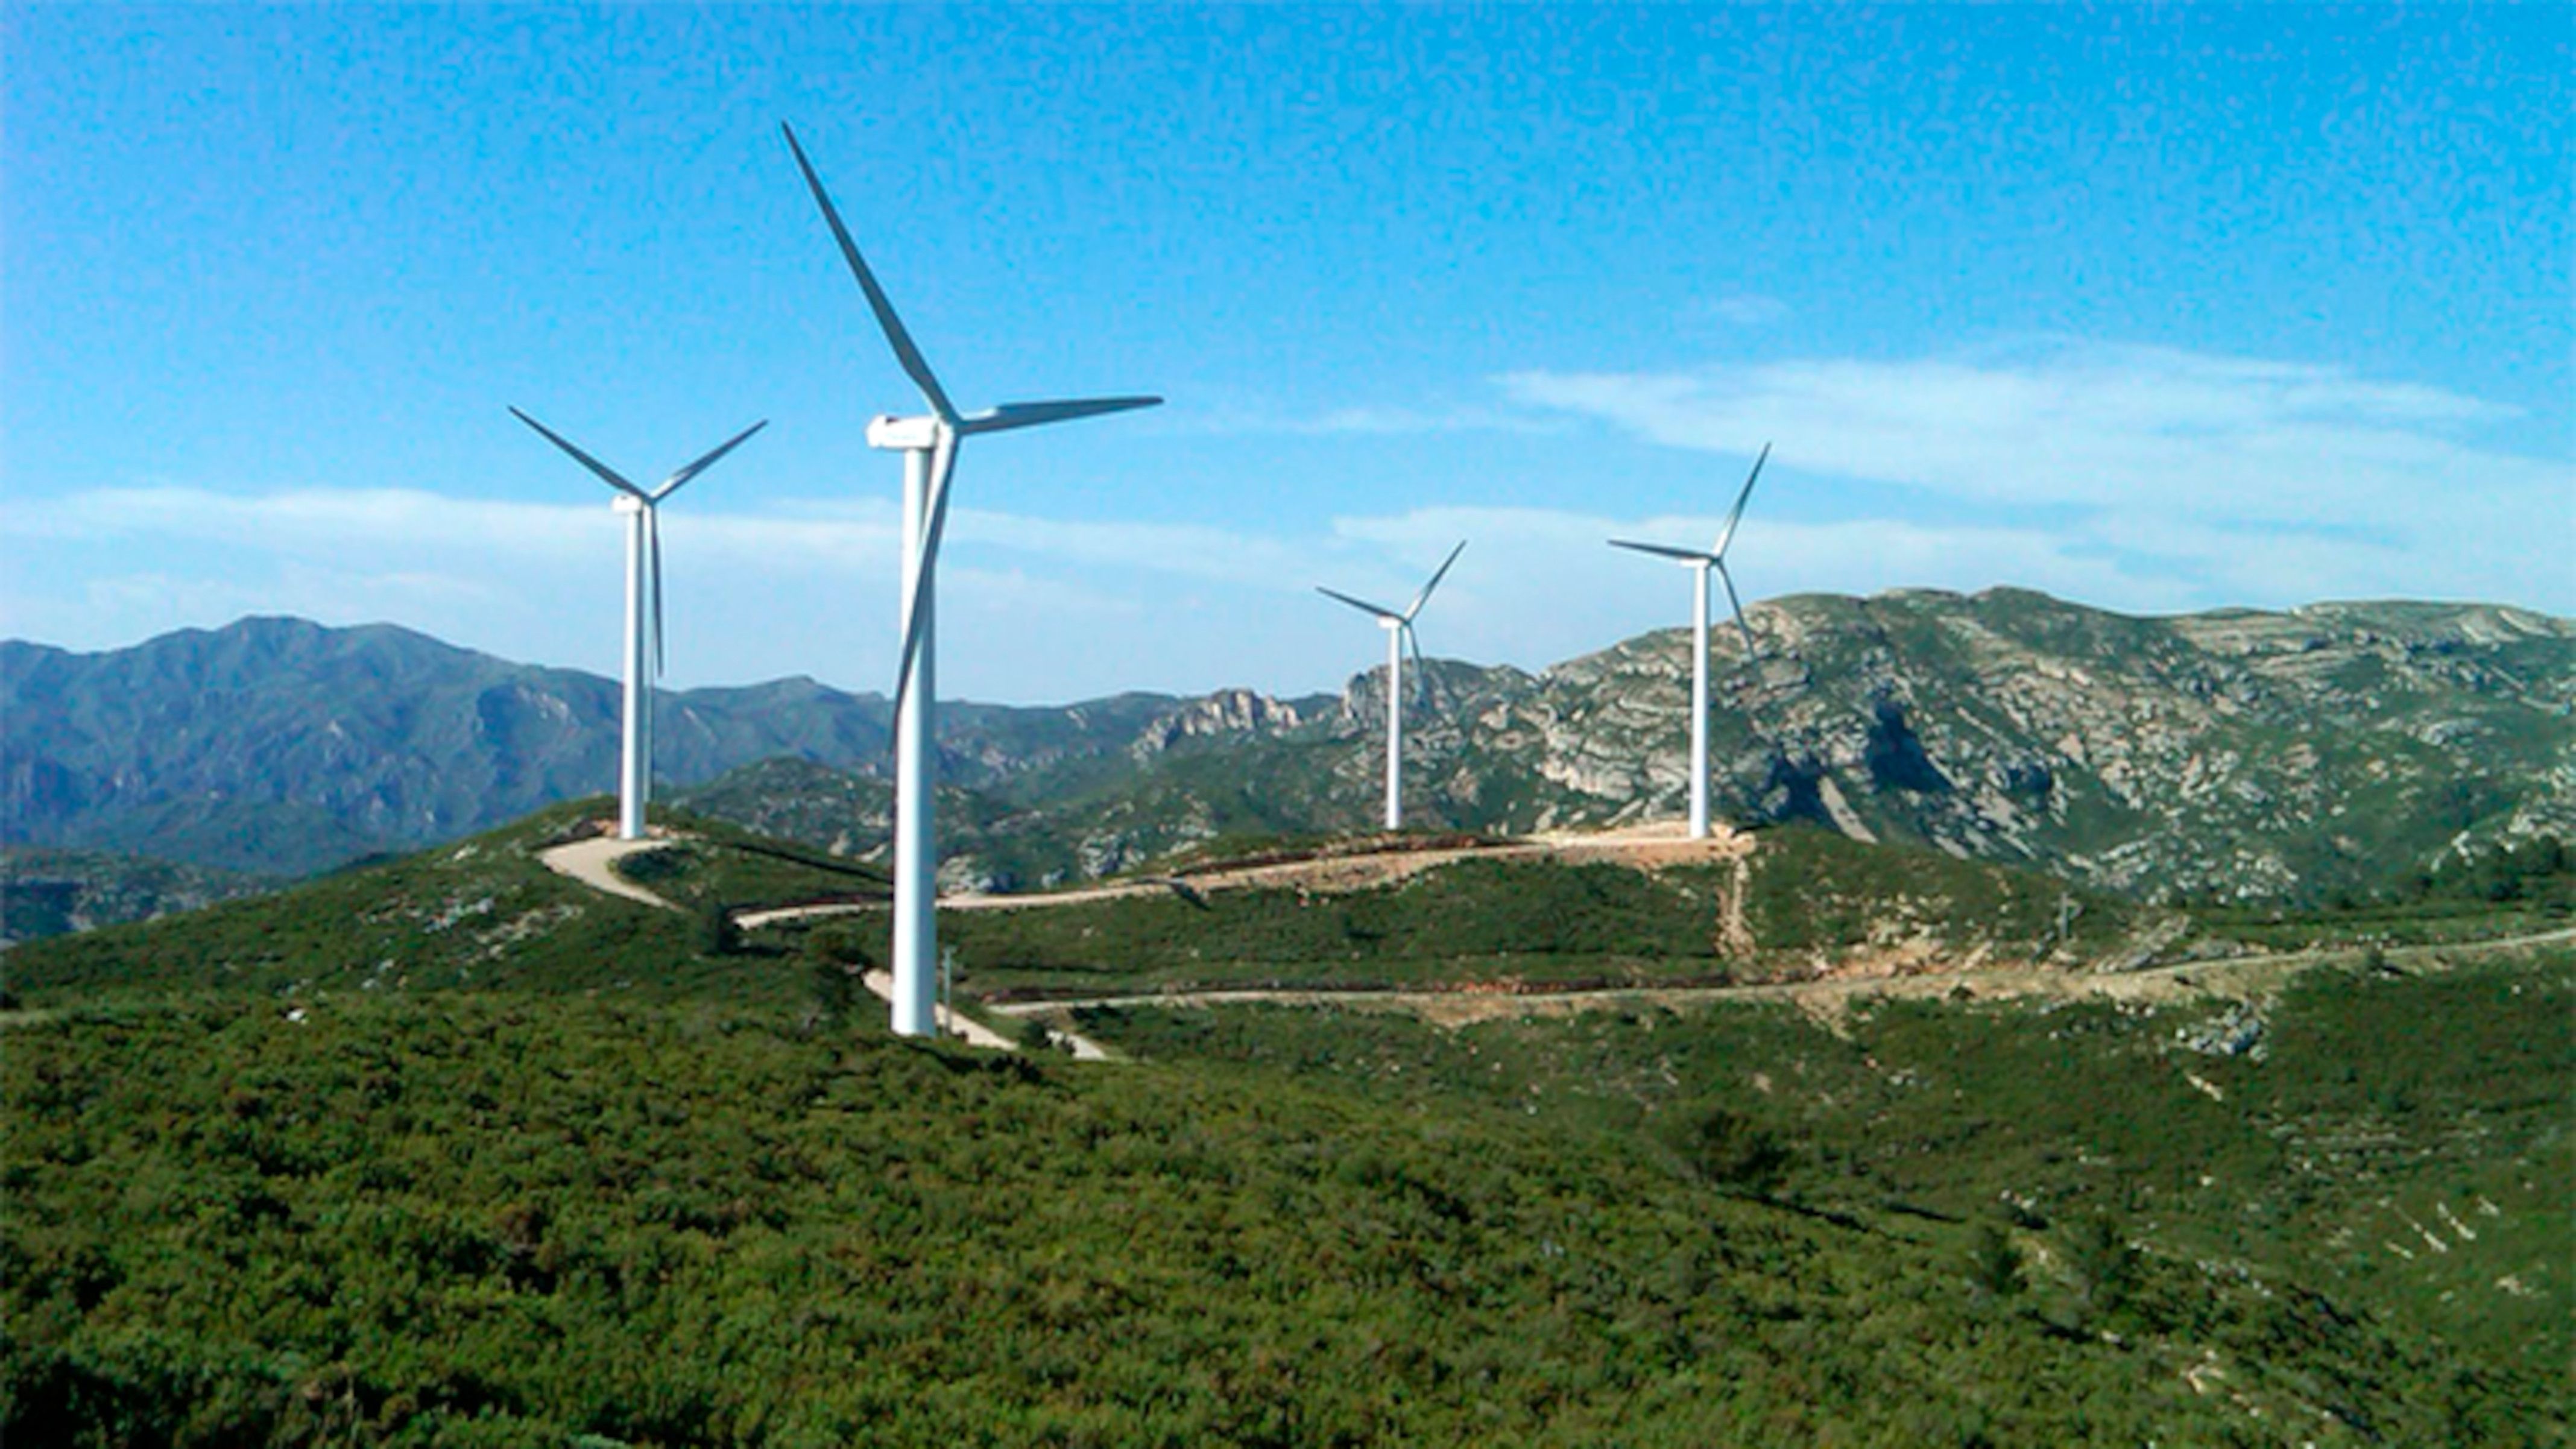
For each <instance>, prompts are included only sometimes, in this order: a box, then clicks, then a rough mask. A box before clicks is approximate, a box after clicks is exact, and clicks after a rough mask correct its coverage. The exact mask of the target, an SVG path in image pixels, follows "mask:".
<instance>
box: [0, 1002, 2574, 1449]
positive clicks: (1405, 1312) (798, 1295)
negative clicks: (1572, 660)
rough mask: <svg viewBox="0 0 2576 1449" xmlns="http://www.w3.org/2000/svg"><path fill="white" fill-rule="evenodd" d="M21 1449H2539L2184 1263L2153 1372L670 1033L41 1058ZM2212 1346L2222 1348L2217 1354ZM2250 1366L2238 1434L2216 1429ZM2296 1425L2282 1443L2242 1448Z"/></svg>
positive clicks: (1362, 1101) (401, 1025) (1204, 1095)
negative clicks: (646, 1447) (1294, 1446)
mask: <svg viewBox="0 0 2576 1449" xmlns="http://www.w3.org/2000/svg"><path fill="white" fill-rule="evenodd" d="M4 1070H5V1073H6V1077H5V1080H6V1084H7V1090H8V1097H9V1100H10V1102H11V1105H12V1114H11V1115H12V1131H11V1133H10V1135H9V1139H8V1143H7V1146H6V1149H5V1158H4V1159H0V1161H5V1172H6V1176H7V1182H8V1187H9V1191H8V1204H9V1211H8V1217H7V1220H6V1224H5V1236H0V1267H5V1273H0V1283H5V1287H0V1295H5V1297H0V1302H5V1306H6V1309H7V1314H6V1322H7V1324H8V1339H7V1343H6V1348H5V1357H4V1358H0V1386H5V1395H6V1414H7V1431H8V1433H9V1435H10V1437H11V1439H12V1440H13V1442H27V1443H40V1442H41V1443H59V1444H66V1445H88V1444H97V1445H106V1444H126V1443H142V1442H169V1443H207V1444H212V1443H260V1442H268V1443H320V1442H325V1441H328V1442H334V1443H346V1442H359V1443H370V1442H375V1443H393V1444H415V1443H418V1444H428V1443H447V1442H454V1443H474V1444H485V1443H508V1444H522V1443H524V1444H540V1443H549V1444H562V1443H565V1442H567V1441H569V1440H571V1439H572V1437H573V1436H575V1435H594V1436H600V1437H602V1438H605V1439H608V1440H611V1441H615V1442H621V1443H637V1444H645V1443H650V1444H694V1443H758V1444H782V1445H785V1444H844V1443H853V1442H868V1443H876V1444H911V1443H922V1444H934V1443H935V1444H943V1445H945V1444H954V1443H960V1442H998V1443H1104V1444H1109V1443H1116V1444H1125V1443H1148V1444H1173V1445H1180V1444H1204V1443H1239V1444H1288V1443H1367V1442H1414V1443H1419V1442H1439V1443H1479V1444H1482V1443H1497V1442H1530V1443H1537V1442H1545V1443H1563V1444H1594V1443H1603V1442H1612V1441H1616V1442H1623V1443H1632V1444H1648V1445H1651V1444H1666V1443H1669V1444H1707V1443H1746V1442H1781V1441H1796V1442H1825V1441H1830V1442H1849V1443H1886V1444H1921V1443H1980V1442H1987V1443H2075V1442H2099V1441H2117V1442H2143V1441H2144V1440H2145V1439H2147V1438H2149V1437H2159V1438H2163V1439H2166V1440H2168V1441H2179V1442H2198V1443H2264V1442H2272V1441H2273V1440H2274V1439H2275V1438H2276V1437H2277V1428H2276V1426H2279V1425H2283V1424H2294V1425H2297V1426H2299V1430H2300V1432H2302V1433H2304V1434H2309V1435H2314V1436H2319V1437H2320V1438H2321V1439H2326V1440H2338V1441H2349V1442H2359V1441H2361V1440H2362V1439H2365V1438H2370V1437H2378V1438H2382V1439H2385V1440H2387V1441H2389V1442H2417V1443H2421V1442H2443V1441H2448V1442H2460V1441H2463V1440H2465V1439H2476V1440H2479V1441H2481V1442H2497V1443H2505V1442H2515V1441H2517V1440H2530V1439H2534V1438H2541V1437H2546V1434H2547V1433H2548V1432H2550V1431H2552V1425H2553V1421H2550V1420H2547V1419H2535V1418H2533V1417H2532V1416H2531V1414H2530V1412H2529V1407H2528V1405H2526V1404H2521V1403H2519V1402H2517V1399H2516V1397H2515V1395H2516V1393H2517V1391H2518V1389H2519V1387H2520V1386H2519V1385H2518V1383H2517V1381H2516V1380H2515V1379H2514V1378H2513V1377H2512V1376H2511V1375H2510V1374H2508V1373H2503V1372H2499V1371H2497V1370H2495V1369H2492V1368H2489V1367H2485V1366H2482V1365H2480V1364H2478V1363H2477V1362H2475V1361H2474V1360H2471V1359H2469V1358H2466V1357H2464V1356H2462V1355H2460V1354H2458V1353H2456V1352H2454V1351H2451V1350H2449V1349H2446V1348H2444V1347H2443V1346H2442V1345H2441V1344H2440V1343H2438V1342H2436V1341H2434V1340H2431V1339H2427V1338H2422V1337H2413V1336H2408V1335H2405V1334H2402V1333H2396V1332H2392V1331H2390V1330H2389V1329H2388V1328H2387V1327H2386V1326H2384V1325H2382V1324H2380V1323H2378V1322H2376V1321H2374V1320H2372V1319H2371V1318H2370V1317H2369V1316H2367V1315H2356V1314H2354V1313H2352V1312H2350V1311H2349V1310H2345V1309H2340V1308H2337V1307H2335V1306H2334V1305H2330V1304H2325V1303H2323V1302H2321V1301H2320V1300H2318V1299H2315V1298H2314V1297H2312V1296H2310V1295H2306V1294H2294V1293H2285V1292H2274V1291H2257V1287H2256V1285H2253V1284H2249V1283H2246V1282H2240V1281H2236V1280H2232V1279H2229V1278H2226V1277H2223V1276H2221V1277H2212V1276H2210V1275H2208V1274H2205V1273H2202V1272H2200V1271H2198V1270H2197V1269H2195V1268H2192V1267H2190V1266H2189V1265H2187V1264H2181V1263H2176V1262H2173V1261H2170V1260H2165V1259H2157V1260H2153V1261H2151V1262H2150V1263H2149V1264H2148V1265H2147V1267H2146V1269H2145V1271H2144V1272H2143V1274H2142V1276H2143V1279H2144V1283H2143V1286H2142V1288H2141V1291H2140V1293H2139V1295H2138V1303H2137V1305H2136V1306H2134V1307H2133V1308H2132V1309H2131V1310H2130V1313H2129V1316H2128V1317H2127V1318H2126V1319H2124V1320H2123V1321H2124V1323H2125V1324H2126V1325H2127V1331H2126V1332H2125V1333H2124V1334H2122V1335H2121V1336H2119V1338H2118V1339H2117V1341H2114V1340H2111V1339H2105V1338H2102V1337H2099V1336H2085V1335H2075V1334H2068V1333H2066V1332H2064V1331H2062V1330H2061V1329H2059V1328H2057V1327H2056V1326H2055V1325H2053V1324H2052V1323H2051V1322H2049V1321H2048V1320H2047V1319H2046V1318H2045V1317H2043V1316H2041V1315H2037V1314H2033V1313H2023V1312H1996V1311H1991V1310H1989V1309H1986V1308H1984V1307H1981V1306H1980V1305H1979V1304H1978V1303H1977V1302H1976V1301H1975V1300H1976V1295H1975V1293H1974V1291H1973V1289H1972V1286H1971V1285H1970V1284H1968V1283H1967V1281H1966V1280H1965V1277H1964V1275H1963V1273H1962V1271H1961V1269H1960V1268H1959V1267H1958V1266H1957V1265H1958V1263H1959V1262H1960V1257H1959V1252H1960V1250H1959V1249H1958V1248H1957V1247H1956V1246H1955V1245H1954V1244H1952V1243H1951V1242H1950V1241H1949V1240H1948V1239H1947V1238H1945V1237H1943V1236H1942V1235H1941V1234H1938V1233H1930V1234H1916V1233H1911V1232H1908V1231H1902V1230H1896V1229H1891V1228H1888V1227H1872V1226H1868V1225H1846V1224H1842V1223H1836V1222H1833V1221H1827V1220H1824V1219H1821V1218H1819V1217H1816V1216H1813V1215H1810V1214H1807V1213H1801V1212H1798V1211H1794V1210H1792V1209H1790V1208H1787V1207H1779V1206H1772V1205H1767V1204H1762V1203H1757V1202H1749V1201H1745V1200H1742V1199H1740V1198H1738V1197H1735V1196H1732V1195H1730V1194H1728V1193H1724V1192H1720V1191H1715V1190H1712V1189H1711V1188H1710V1187H1709V1186H1706V1185H1703V1183H1702V1182H1701V1181H1700V1180H1699V1179H1698V1178H1697V1176H1696V1175H1694V1174H1693V1173H1691V1172H1688V1171H1683V1170H1678V1169H1677V1168H1676V1166H1675V1165H1674V1164H1672V1163H1671V1162H1670V1161H1669V1159H1668V1158H1667V1157H1666V1156H1665V1155H1664V1154H1663V1153H1661V1152H1660V1151H1658V1150H1656V1149H1655V1148H1654V1147H1653V1146H1652V1145H1651V1144H1647V1143H1642V1142H1635V1141H1632V1140H1630V1139H1627V1138H1624V1137H1622V1136H1620V1135H1618V1134H1612V1133H1599V1132H1572V1131H1568V1130H1565V1127H1564V1125H1563V1124H1561V1123H1557V1122H1554V1121H1552V1120H1546V1119H1540V1120H1531V1119H1526V1118H1524V1119H1519V1120H1515V1119H1513V1118H1511V1117H1509V1116H1507V1115H1502V1114H1495V1113H1490V1112H1482V1111H1468V1112H1462V1113H1456V1114H1447V1115H1425V1114H1423V1113H1421V1112H1419V1111H1416V1110H1413V1109H1412V1108H1411V1107H1409V1106H1407V1105H1404V1104H1399V1103H1382V1102H1377V1101H1373V1100H1371V1099H1370V1097H1369V1096H1367V1095H1366V1094H1359V1093H1351V1092H1346V1091H1341V1090H1336V1089H1335V1088H1334V1086H1333V1084H1332V1083H1331V1082H1330V1081H1329V1080H1327V1081H1326V1082H1325V1083H1324V1084H1322V1085H1321V1086H1320V1087H1308V1086H1305V1085H1300V1084H1296V1083H1292V1082H1289V1081H1287V1080H1285V1079H1283V1078H1281V1077H1279V1076H1278V1075H1277V1074H1275V1073H1263V1072H1253V1071H1247V1070H1246V1069H1242V1068H1237V1067H1230V1066H1224V1065H1207V1066H1198V1067H1192V1068H1174V1067H1162V1068H1154V1067H1144V1068H1129V1069H1115V1070H1092V1071H1079V1070H1075V1069H1072V1068H1068V1067H1062V1066H1043V1065H1036V1064H1032V1063H1029V1062H1027V1061H1026V1060H1024V1059H1020V1058H1015V1057H991V1056H985V1057H977V1056H972V1055H968V1054H963V1053H960V1052H957V1051H954V1050H951V1049H946V1048H938V1047H923V1046H916V1045H911V1044H901V1043H896V1042H894V1041H892V1040H890V1039H887V1038H883V1037H878V1036H851V1035H846V1034H823V1033H816V1032H813V1031H809V1030H805V1029H801V1028H799V1027H797V1026H794V1025H793V1024H788V1023H783V1022H780V1021H778V1020H775V1019H765V1018H762V1017H758V1016H745V1015H741V1014H737V1013H733V1012H729V1011H726V1010H723V1009H718V1008H711V1007H705V1006H693V1005H689V1004H685V1003H634V1002H624V1003H612V1002H599V1001H589V1000H584V999H581V998H578V997H566V996H560V995H558V996H552V997H543V998H539V997H529V996H524V995H515V994H503V995H498V996H493V995H484V996H468V995H462V994H450V995H446V996H443V997H440V998H437V999H431V1000H422V999H401V998H384V997H368V996H360V995H355V994H350V995H344V996H341V997H339V998H337V999H334V1000H332V1001H330V1002H327V1003H321V1004H317V1005H315V1006H312V1007H309V1008H302V1009H299V1010H297V1011H290V1010H286V1009H281V1008H280V1006H279V1005H278V1004H276V1003H273V1002H251V1003H235V1004H226V1005H215V1004H200V1005H197V1006H193V1007H147V1006H134V1007H127V1008H122V1009H93V1010H89V1011H82V1012H73V1013H68V1014H65V1015H63V1016H61V1017H59V1018H57V1019H55V1020H52V1021H48V1022H44V1023H37V1024H21V1025H17V1026H14V1027H12V1028H11V1029H10V1050H9V1052H8V1054H7V1060H6V1064H5V1069H4ZM2213 1355H2214V1356H2215V1357H2214V1358H2213V1357H2212V1356H2213ZM2207 1362H2215V1363H2217V1364H2219V1365H2220V1366H2221V1367H2222V1371H2223V1372H2224V1373H2225V1374H2226V1376H2227V1383H2228V1386H2229V1393H2227V1394H2225V1395H2217V1396H2203V1395H2201V1394H2199V1393H2196V1392H2195V1391H2194V1390H2193V1388H2192V1387H2191V1384H2190V1381H2189V1379H2188V1378H2187V1376H2186V1375H2187V1372H2188V1371H2190V1370H2193V1369H2194V1367H2195V1366H2196V1365H2200V1364H2203V1363H2207ZM2257 1415H2260V1417H2257Z"/></svg>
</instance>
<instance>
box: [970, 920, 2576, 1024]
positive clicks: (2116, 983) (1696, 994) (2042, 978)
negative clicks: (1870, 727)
mask: <svg viewBox="0 0 2576 1449" xmlns="http://www.w3.org/2000/svg"><path fill="white" fill-rule="evenodd" d="M2571 942H2576V929H2567V930H2557V931H2542V932H2538V933H2535V934H2532V935H2528V936H2511V937H2504V938H2500V939H2497V940H2492V941H2469V942H2461V943H2458V944H2445V945H2438V946H2402V947H2397V948H2394V949H2391V950H2388V951H2387V952H2386V953H2385V954H2386V955H2387V958H2388V960H2389V961H2390V962H2391V964H2393V965H2397V966H2400V967H2406V968H2412V969H2417V970H2426V969H2436V970H2437V969H2440V968H2441V967H2443V966H2444V965H2447V964H2448V961H2449V959H2450V958H2454V957H2462V956H2479V955H2493V954H2496V953H2499V952H2503V951H2509V950H2522V949H2527V948H2530V947H2534V946H2548V945H2560V944H2566V943H2571ZM2360 954H2361V953H2360V952H2359V951H2357V950H2351V949H2335V950H2316V951H2297V952H2282V953H2274V954H2266V955H2259V956H2237V957H2231V958H2226V959H2219V960H2209V961H2189V962H2185V963H2183V964H2181V965H2176V966H2157V967H2151V968H2148V969H2145V970H2139V971H2120V972H2076V971H2052V970H2047V969H2044V968H2039V967H2029V966H2022V967H2005V968H1987V969H1979V970H1969V971H1950V972H1927V973H1923V974H1919V975H1907V976H1855V977H1829V978H1823V979H1817V980H1809V981H1785V982H1778V983H1769V984H1763V985H1755V986H1696V987H1653V986H1634V987H1608V988H1602V989H1598V990H1587V991H1534V992H1529V993H1526V994H1510V993H1503V992H1493V991H1477V990H1446V991H1441V990H1433V991H1366V990H1336V989H1334V988H1331V987H1309V988H1298V989H1286V990H1259V989H1243V990H1215V991H1138V992H1128V993H1123V994H1119V995H1109V996H1094V997H1086V998H1083V999H1081V1000H1073V1001H1023V1002H1009V1003H991V1004H987V1005H986V1006H985V1008H984V1009H985V1010H986V1011H989V1012H992V1013H994V1014H995V1015H999V1016H1032V1015H1036V1014H1039V1013H1042V1012H1050V1011H1075V1010H1080V1009H1082V1008H1085V1007H1099V1006H1111V1007H1114V1006H1243V1005H1255V1004H1267V1005H1279V1006H1338V1007H1345V1008H1349V1009H1352V1010H1357V1011H1394V1012H1403V1013H1405V1014H1407V1015H1411V1016H1419V1017H1421V1018H1422V1019H1423V1020H1425V1021H1428V1022H1431V1023H1432V1024H1433V1025H1436V1026H1469V1025H1473V1024H1475V1023H1477V1022H1483V1021H1501V1020H1510V1019H1517V1018H1520V1017H1525V1016H1570V1015H1573V1014H1575V1013H1578V1012H1584V1011H1599V1010H1603V1009H1608V1008H1618V1007H1639V1006H1669V1007H1675V1008H1679V1007H1686V1006H1693V1005H1706V1004H1711V1003H1717V1002H1730V1001H1779V1002H1786V1003H1788V1004H1790V1005H1793V1006H1796V1007H1797V1008H1799V1009H1800V1010H1801V1011H1804V1012H1806V1013H1807V1014H1808V1015H1810V1016H1813V1017H1815V1018H1816V1019H1818V1020H1819V1021H1821V1022H1824V1023H1825V1024H1826V1025H1828V1026H1831V1025H1835V1024H1837V1023H1839V1022H1840V1021H1841V1019H1842V1017H1843V1015H1844V1014H1845V1013H1846V1012H1848V1011H1849V1010H1850V1008H1851V1005H1852V1003H1854V1002H1856V1001H1863V1000H1875V999H1907V1000H1921V999H1925V998H1930V997H1941V998H1953V997H1958V994H1959V993H1960V992H1962V991H1965V992H1966V993H1967V995H1966V996H1965V997H1964V998H1961V999H1966V1000H1977V1001H1999V1000H2018V999H2023V998H2029V997H2052V998H2056V999H2060V1000H2074V999H2079V998H2083V997H2091V996H2098V997H2103V998H2105V999H2108V1000H2113V1001H2159V1002H2162V1001H2179V1000H2183V999H2186V998H2190V997H2196V996H2218V997H2227V998H2239V999H2242V998H2246V997H2253V996H2260V995H2264V994H2266V993H2269V992H2272V991H2277V990H2279V989H2280V987H2281V986H2282V984H2283V983H2285V982H2286V981H2288V980H2289V979H2290V978H2291V977H2292V976H2295V975H2297V974H2298V973H2299V972H2301V971H2305V970H2309V969H2312V968H2314V967H2318V966H2323V965H2327V964H2330V963H2333V962H2337V961H2352V960H2355V959H2357V958H2358V957H2359V956H2360Z"/></svg>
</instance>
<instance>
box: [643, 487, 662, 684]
mask: <svg viewBox="0 0 2576 1449" xmlns="http://www.w3.org/2000/svg"><path fill="white" fill-rule="evenodd" d="M644 543H645V549H646V551H647V552H648V553H650V554H651V555H652V558H653V563H652V572H651V573H650V574H649V575H647V576H646V580H645V586H646V587H647V588H649V589H651V590H652V591H653V677H654V678H655V679H659V678H661V677H662V510H661V509H659V508H646V509H645V510H644Z"/></svg>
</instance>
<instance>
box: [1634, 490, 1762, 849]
mask: <svg viewBox="0 0 2576 1449" xmlns="http://www.w3.org/2000/svg"><path fill="white" fill-rule="evenodd" d="M1770 456H1771V445H1770V444H1769V443H1764V444H1763V445H1762V454H1761V456H1760V457H1757V458H1755V459H1754V460H1753V471H1752V472H1751V473H1749V474H1746V475H1745V479H1744V491H1743V492H1741V493H1738V494H1736V495H1735V507H1733V508H1731V509H1729V510H1728V511H1727V514H1726V523H1725V525H1724V526H1723V527H1721V528H1719V529H1718V531H1717V545H1716V547H1714V548H1711V549H1710V550H1709V551H1708V552H1706V553H1701V552H1699V551H1698V550H1697V549H1688V548H1673V547H1671V546H1669V545H1667V544H1660V543H1631V542H1629V541H1628V540H1626V539H1623V538H1614V539H1612V540H1610V546H1611V547H1613V548H1629V549H1635V550H1636V551H1637V552H1639V553H1651V554H1655V555H1658V556H1660V557H1663V558H1669V559H1679V560H1680V561H1681V562H1683V563H1686V564H1688V565H1690V568H1691V572H1692V574H1693V575H1694V578H1693V579H1692V582H1691V735H1690V740H1691V743H1690V750H1691V764H1690V777H1691V778H1690V833H1691V839H1693V840H1706V839H1707V838H1708V574H1709V570H1711V569H1715V570H1717V576H1718V578H1719V579H1720V580H1722V581H1724V583H1725V584H1726V602H1727V603H1728V604H1730V605H1732V606H1733V607H1734V609H1735V627H1736V628H1738V629H1741V630H1742V631H1744V657H1745V660H1746V661H1747V662H1748V663H1749V662H1751V661H1752V659H1753V657H1754V645H1753V626H1752V625H1750V624H1747V623H1746V622H1744V603H1743V601H1742V600H1741V599H1738V598H1737V597H1736V596H1735V577H1734V576H1733V575H1732V574H1729V573H1728V572H1727V571H1726V546H1727V545H1728V544H1730V543H1733V542H1734V541H1735V525H1736V523H1737V522H1738V521H1739V520H1740V519H1742V518H1743V517H1744V504H1745V500H1747V499H1749V498H1751V497H1752V496H1753V483H1754V480H1755V479H1757V478H1760V477H1761V476H1762V464H1763V463H1764V462H1765V461H1766V460H1767V459H1769V458H1770Z"/></svg>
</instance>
